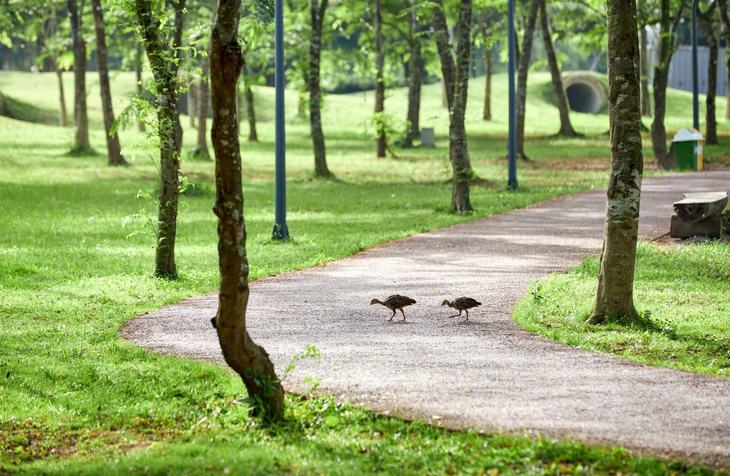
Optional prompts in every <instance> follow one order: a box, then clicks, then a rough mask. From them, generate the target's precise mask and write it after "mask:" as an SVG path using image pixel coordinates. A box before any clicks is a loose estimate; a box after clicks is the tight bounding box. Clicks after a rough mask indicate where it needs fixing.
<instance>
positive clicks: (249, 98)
mask: <svg viewBox="0 0 730 476" xmlns="http://www.w3.org/2000/svg"><path fill="white" fill-rule="evenodd" d="M255 106H256V104H255V103H254V97H253V90H252V89H251V85H250V84H248V83H246V112H247V114H246V116H247V117H248V140H249V141H251V142H258V141H259V135H258V133H257V132H256V108H255Z"/></svg>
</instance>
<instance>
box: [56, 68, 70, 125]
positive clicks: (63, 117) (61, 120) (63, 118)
mask: <svg viewBox="0 0 730 476" xmlns="http://www.w3.org/2000/svg"><path fill="white" fill-rule="evenodd" d="M56 76H57V77H58V98H59V102H60V105H59V111H58V113H59V114H58V116H59V117H58V124H59V125H60V126H61V127H66V126H67V125H68V113H67V112H66V95H65V94H64V91H63V70H62V69H61V68H60V66H58V63H56Z"/></svg>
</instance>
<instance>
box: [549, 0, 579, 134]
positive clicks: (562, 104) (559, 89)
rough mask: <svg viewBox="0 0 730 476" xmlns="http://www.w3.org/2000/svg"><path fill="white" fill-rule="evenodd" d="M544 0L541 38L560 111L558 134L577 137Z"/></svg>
mask: <svg viewBox="0 0 730 476" xmlns="http://www.w3.org/2000/svg"><path fill="white" fill-rule="evenodd" d="M545 2H546V0H540V28H541V30H542V39H543V43H544V44H545V54H546V56H547V60H548V65H549V66H550V75H551V77H552V80H553V92H554V93H555V103H556V105H557V106H558V112H559V113H560V131H559V132H558V135H559V136H565V137H578V133H577V132H575V130H574V129H573V125H572V124H571V123H570V105H569V104H568V94H567V93H566V92H565V87H564V86H563V78H562V77H561V74H560V65H558V58H557V56H556V55H555V48H554V47H553V40H552V37H551V36H550V26H549V25H548V16H547V8H546V7H545Z"/></svg>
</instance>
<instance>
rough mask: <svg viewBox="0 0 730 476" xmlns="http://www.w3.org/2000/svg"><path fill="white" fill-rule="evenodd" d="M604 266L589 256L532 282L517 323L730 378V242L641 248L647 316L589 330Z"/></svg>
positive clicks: (639, 287)
mask: <svg viewBox="0 0 730 476" xmlns="http://www.w3.org/2000/svg"><path fill="white" fill-rule="evenodd" d="M598 266H599V263H598V260H597V259H596V258H588V259H586V260H585V261H583V263H581V264H580V265H579V266H578V267H577V268H576V269H574V270H572V271H570V272H569V273H567V274H564V275H553V276H551V277H550V278H548V279H546V280H543V281H541V282H539V283H536V284H534V285H533V286H532V288H531V290H530V292H529V295H528V297H526V298H524V299H523V300H522V301H521V302H520V303H519V304H518V305H517V307H516V309H515V319H516V320H517V322H519V323H520V324H522V325H523V326H525V327H526V328H527V329H529V330H532V331H535V332H538V333H540V334H542V335H545V336H546V337H549V338H551V339H554V340H557V341H559V342H562V343H565V344H570V345H576V346H580V347H583V348H585V349H589V350H596V351H600V352H609V353H613V354H616V355H618V356H620V357H623V358H626V359H631V360H636V361H638V362H642V363H646V364H651V365H660V366H664V367H674V368H678V369H681V370H688V371H691V372H700V373H708V374H714V375H720V376H725V377H730V339H729V338H728V335H730V319H728V315H730V243H727V242H715V243H707V244H694V245H687V246H683V247H678V246H669V247H658V246H655V245H649V244H642V245H640V246H639V249H638V254H637V266H636V276H635V292H634V294H635V296H636V307H637V309H640V310H642V312H641V318H640V319H639V320H637V321H631V322H627V321H621V320H619V321H614V322H612V323H611V324H608V325H601V326H588V327H586V326H584V325H583V322H584V321H585V320H586V319H587V318H588V316H589V315H590V312H591V310H592V306H593V298H594V296H595V287H596V283H597V276H598Z"/></svg>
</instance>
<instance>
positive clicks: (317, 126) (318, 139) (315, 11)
mask: <svg viewBox="0 0 730 476" xmlns="http://www.w3.org/2000/svg"><path fill="white" fill-rule="evenodd" d="M327 2H328V0H321V1H320V0H311V3H310V7H311V8H310V12H311V18H312V37H311V41H310V43H309V78H308V79H309V81H308V83H309V125H310V130H311V132H312V149H313V151H314V175H315V176H317V177H331V176H332V172H330V170H329V168H328V167H327V153H326V149H325V144H324V132H322V98H321V91H320V86H319V69H320V65H319V63H320V58H321V56H322V24H323V22H324V14H325V12H326V11H327Z"/></svg>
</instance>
